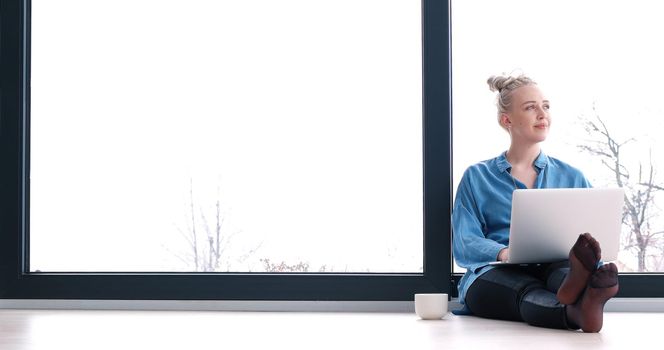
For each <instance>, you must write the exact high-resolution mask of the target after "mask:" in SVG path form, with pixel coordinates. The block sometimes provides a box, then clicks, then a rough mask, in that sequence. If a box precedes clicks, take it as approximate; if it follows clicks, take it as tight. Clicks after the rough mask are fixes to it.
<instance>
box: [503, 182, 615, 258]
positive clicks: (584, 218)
mask: <svg viewBox="0 0 664 350" xmlns="http://www.w3.org/2000/svg"><path fill="white" fill-rule="evenodd" d="M623 205H624V191H623V189H622V188H555V189H554V188H552V189H522V190H515V191H514V193H513V194H512V221H511V227H510V243H509V248H510V256H509V261H507V263H509V264H532V263H548V262H555V261H561V260H566V259H568V255H569V251H570V249H571V248H572V246H573V245H574V243H575V242H576V240H577V238H578V237H579V235H580V234H582V233H584V232H590V234H591V235H592V236H593V237H594V238H595V239H596V240H597V241H599V243H600V246H601V249H602V257H601V259H602V261H612V260H616V259H617V258H618V250H619V249H620V229H621V224H622V213H623ZM496 263H497V264H500V263H501V262H496Z"/></svg>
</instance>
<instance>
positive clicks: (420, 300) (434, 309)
mask: <svg viewBox="0 0 664 350" xmlns="http://www.w3.org/2000/svg"><path fill="white" fill-rule="evenodd" d="M415 313H416V314H417V316H420V318H421V319H423V320H439V319H441V318H443V317H444V316H445V315H447V294H445V293H419V294H415Z"/></svg>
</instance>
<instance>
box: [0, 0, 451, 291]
mask: <svg viewBox="0 0 664 350" xmlns="http://www.w3.org/2000/svg"><path fill="white" fill-rule="evenodd" d="M2 6H3V9H2V16H3V17H2V25H3V28H2V35H3V37H2V45H3V46H2V52H3V55H2V59H3V62H2V69H3V71H2V73H3V74H2V77H3V81H2V83H3V95H2V120H1V122H2V124H1V126H2V129H1V132H2V138H1V140H2V150H1V152H2V153H1V158H0V161H1V162H2V165H3V173H2V191H3V192H2V205H3V207H2V208H3V210H2V214H1V215H2V221H1V224H2V230H1V232H2V244H1V246H2V249H3V250H2V252H3V254H1V255H2V259H3V272H2V278H3V280H4V282H5V283H3V284H2V290H1V293H0V294H1V295H2V296H4V297H9V298H117V299H141V298H144V299H316V300H321V299H332V300H349V299H350V300H354V299H356V300H362V299H364V300H371V299H373V300H406V299H410V298H411V297H412V293H414V292H418V291H436V290H437V291H447V290H448V289H449V287H450V284H449V279H448V276H449V273H450V272H449V270H450V269H449V261H450V260H449V251H448V250H445V249H443V250H442V251H441V249H440V247H444V246H445V244H444V243H443V242H447V241H449V217H448V216H447V215H446V214H445V213H447V212H449V188H448V186H446V185H445V183H446V181H441V179H445V178H448V179H449V176H450V173H449V171H450V167H449V151H450V148H449V138H448V137H446V135H449V99H448V96H449V74H448V69H447V68H448V67H449V65H448V64H447V63H446V62H448V60H449V55H448V50H447V42H448V39H447V35H448V33H449V32H448V28H447V26H446V25H445V24H446V23H447V22H446V21H444V20H443V21H441V19H444V18H447V13H448V9H447V6H446V4H441V3H439V2H436V1H428V0H427V1H423V2H422V3H420V2H412V1H389V2H385V1H377V0H362V1H338V2H333V3H328V2H315V1H314V2H311V1H299V0H283V1H259V2H250V3H247V2H244V1H220V2H210V1H202V0H196V1H188V2H181V1H149V0H139V1H130V2H129V1H127V2H123V1H120V2H118V1H73V0H60V1H43V0H39V1H37V0H34V1H21V0H9V1H3V3H2ZM423 78H425V79H423ZM423 130H424V132H423ZM5 170H6V171H5ZM441 213H443V214H442V215H441Z"/></svg>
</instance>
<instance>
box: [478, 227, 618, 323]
mask: <svg viewBox="0 0 664 350" xmlns="http://www.w3.org/2000/svg"><path fill="white" fill-rule="evenodd" d="M600 258H601V251H600V249H599V243H597V241H596V240H595V239H593V238H592V236H591V235H590V234H588V233H586V234H583V235H581V236H579V239H578V240H577V242H576V243H575V244H574V247H572V249H571V250H570V254H569V262H568V264H569V265H568V266H569V269H567V268H565V266H566V265H567V264H564V265H561V264H552V265H550V266H548V267H547V268H546V269H540V270H528V269H523V268H519V267H507V266H505V267H497V268H494V269H492V270H490V271H488V272H486V273H485V274H483V275H481V276H480V277H479V278H478V279H477V280H475V282H473V284H472V285H471V286H470V288H469V289H468V292H467V295H466V305H467V306H468V308H469V309H470V310H471V311H472V312H473V313H474V314H476V315H477V316H480V317H487V318H495V319H504V320H513V321H525V322H527V323H529V324H531V325H534V326H540V327H548V328H567V329H578V328H581V329H582V330H583V331H584V332H599V330H600V329H601V328H602V322H603V311H604V304H605V303H606V301H607V300H609V299H610V298H611V297H613V296H614V295H615V294H616V293H617V292H618V278H617V275H618V270H617V268H616V266H615V265H614V264H607V265H603V266H601V267H599V268H597V267H596V266H597V264H598V262H599V260H600Z"/></svg>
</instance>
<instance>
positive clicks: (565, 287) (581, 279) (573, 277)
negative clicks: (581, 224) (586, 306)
mask: <svg viewBox="0 0 664 350" xmlns="http://www.w3.org/2000/svg"><path fill="white" fill-rule="evenodd" d="M601 256H602V250H601V249H600V247H599V242H597V241H596V240H595V239H594V238H593V236H591V235H590V233H584V234H582V235H579V238H578V239H577V240H576V243H574V246H573V247H572V249H570V251H569V266H570V269H569V273H568V274H567V277H565V280H564V281H563V283H562V284H561V285H560V288H559V289H558V293H557V294H556V296H557V297H558V301H560V302H561V303H562V304H567V305H571V304H574V303H575V302H576V301H577V300H578V299H579V296H581V293H582V292H583V289H584V288H586V285H587V284H588V279H589V278H590V275H591V274H592V273H593V272H595V269H596V266H597V262H598V261H599V259H600V257H601Z"/></svg>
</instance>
